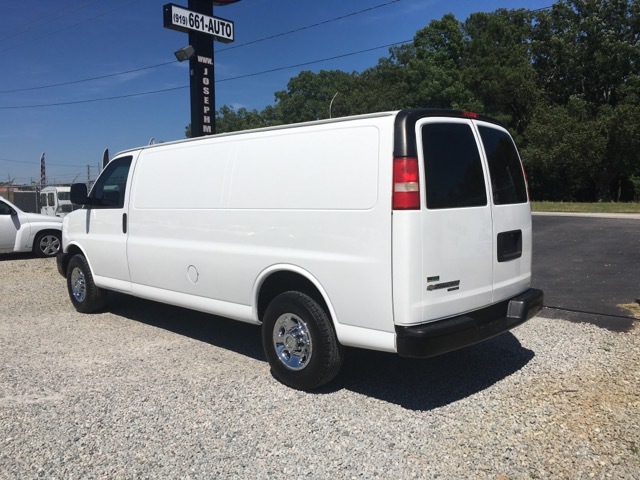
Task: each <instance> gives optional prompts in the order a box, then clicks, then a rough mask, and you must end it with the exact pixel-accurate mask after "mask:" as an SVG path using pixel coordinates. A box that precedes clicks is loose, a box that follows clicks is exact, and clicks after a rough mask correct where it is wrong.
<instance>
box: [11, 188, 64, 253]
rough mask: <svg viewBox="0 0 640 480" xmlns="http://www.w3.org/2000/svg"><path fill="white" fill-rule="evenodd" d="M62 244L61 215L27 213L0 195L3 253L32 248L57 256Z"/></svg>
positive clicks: (29, 250)
mask: <svg viewBox="0 0 640 480" xmlns="http://www.w3.org/2000/svg"><path fill="white" fill-rule="evenodd" d="M61 245H62V219H61V218H59V217H49V216H47V215H40V214H38V213H27V212H23V211H22V210H20V209H19V208H18V207H17V206H15V205H14V204H13V203H11V202H10V201H9V200H6V199H5V198H3V197H0V253H15V252H33V253H34V254H35V255H37V256H39V257H55V256H56V255H57V254H58V253H60V251H61V250H60V247H61Z"/></svg>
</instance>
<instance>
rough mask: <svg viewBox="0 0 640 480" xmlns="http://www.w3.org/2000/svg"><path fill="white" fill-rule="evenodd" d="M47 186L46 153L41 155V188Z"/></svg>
mask: <svg viewBox="0 0 640 480" xmlns="http://www.w3.org/2000/svg"><path fill="white" fill-rule="evenodd" d="M46 184H47V170H46V167H45V165H44V152H42V155H40V186H41V187H44V186H45V185H46Z"/></svg>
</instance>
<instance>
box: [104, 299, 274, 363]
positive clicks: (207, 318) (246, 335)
mask: <svg viewBox="0 0 640 480" xmlns="http://www.w3.org/2000/svg"><path fill="white" fill-rule="evenodd" d="M107 309H108V311H109V312H111V313H114V314H116V315H120V316H121V317H124V318H128V319H130V320H134V321H136V322H141V323H144V324H147V325H150V326H152V327H157V328H162V329H163V330H167V331H170V332H174V333H177V334H179V335H184V336H185V337H189V338H193V339H194V340H198V341H201V342H206V343H209V344H211V345H215V346H216V347H220V348H224V349H227V350H232V351H234V352H237V353H239V354H241V355H245V356H247V357H250V358H253V359H255V360H261V361H265V362H266V357H265V356H264V352H263V350H262V341H261V339H260V327H259V326H256V325H251V324H248V323H243V322H238V321H235V320H231V319H228V318H224V317H218V316H215V315H209V314H207V313H201V312H196V311H194V310H188V309H186V308H180V307H174V306H172V305H165V304H162V303H158V302H152V301H150V300H144V299H141V298H136V297H131V296H128V295H123V294H119V293H111V294H110V298H109V306H108V308H107Z"/></svg>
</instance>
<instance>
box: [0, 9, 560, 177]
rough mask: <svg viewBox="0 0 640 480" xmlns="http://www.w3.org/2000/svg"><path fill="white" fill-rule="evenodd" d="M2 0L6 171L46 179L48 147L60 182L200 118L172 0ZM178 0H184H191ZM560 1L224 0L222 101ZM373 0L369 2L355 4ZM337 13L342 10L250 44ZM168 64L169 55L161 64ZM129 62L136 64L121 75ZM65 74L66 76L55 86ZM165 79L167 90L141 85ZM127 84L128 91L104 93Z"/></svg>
mask: <svg viewBox="0 0 640 480" xmlns="http://www.w3.org/2000/svg"><path fill="white" fill-rule="evenodd" d="M4 3H5V5H3V13H2V15H0V181H7V179H8V178H12V179H15V181H16V183H28V182H30V181H31V180H36V181H37V180H38V179H39V176H40V155H41V153H42V152H45V153H46V162H47V178H48V180H49V181H50V182H51V181H54V180H55V181H57V182H60V183H61V182H70V181H72V180H73V179H74V178H76V177H77V178H79V179H85V178H86V176H87V165H89V167H90V170H91V173H92V175H95V174H96V173H97V171H98V166H99V164H100V162H101V159H102V152H103V151H104V149H105V148H109V151H110V153H111V156H113V155H114V154H115V153H116V152H118V151H120V150H124V149H127V148H132V147H136V146H140V145H146V144H147V143H149V141H150V139H151V138H154V139H155V140H156V141H171V140H178V139H181V138H184V129H185V126H186V125H187V124H188V123H189V122H190V112H189V89H188V85H189V74H188V68H187V66H188V62H184V63H178V62H177V61H175V57H174V55H173V52H174V51H175V50H177V49H179V48H181V47H183V46H185V45H187V43H188V39H187V37H188V36H187V34H186V33H181V32H177V31H174V30H169V29H166V28H164V27H163V22H162V7H163V5H164V4H165V3H169V1H168V0H167V1H157V0H21V1H19V2H4ZM173 3H175V4H178V5H182V6H185V7H186V5H187V3H188V2H187V0H174V1H173ZM553 3H554V1H553V0H486V1H483V2H479V1H471V0H450V1H445V0H395V1H393V0H357V1H356V0H350V1H349V0H324V1H322V2H317V1H310V0H271V1H267V0H241V1H240V2H238V3H236V4H233V5H229V6H225V7H216V8H215V10H214V16H217V17H222V18H226V19H229V20H232V21H233V22H234V24H235V42H234V43H231V44H222V43H218V42H216V44H215V51H216V54H215V72H216V73H215V75H216V105H217V106H218V107H219V106H221V105H224V104H226V105H231V106H234V107H236V108H238V107H245V108H248V109H254V108H255V109H258V110H261V109H262V108H264V107H265V106H266V105H270V104H274V92H276V91H278V90H284V89H286V85H287V82H288V80H289V79H290V78H291V77H294V76H296V75H297V74H298V73H299V72H300V71H302V70H311V71H314V72H317V71H320V70H333V69H338V70H343V71H347V72H353V71H356V72H360V71H362V70H364V69H366V68H368V67H371V66H373V65H375V64H376V63H377V61H378V59H379V58H381V57H385V56H387V55H388V48H380V49H375V50H372V51H369V52H366V53H360V54H356V55H350V56H346V57H343V58H339V59H335V60H328V61H322V62H318V63H313V64H310V65H305V66H303V67H294V68H287V69H282V70H279V71H276V72H271V73H263V74H260V72H265V71H267V70H272V69H278V68H281V67H289V66H295V65H299V64H303V63H307V62H315V61H317V60H322V59H326V58H330V57H335V56H340V55H344V54H349V53H352V52H358V51H361V50H368V49H372V48H374V47H379V46H384V45H388V44H392V43H396V42H402V41H405V40H410V39H411V38H412V37H413V35H414V34H415V32H416V31H417V30H419V29H420V28H422V27H424V26H426V25H427V24H428V23H429V22H430V21H431V20H433V19H439V18H441V17H442V16H443V15H444V14H446V13H449V12H451V13H453V14H454V15H455V16H456V17H457V18H458V19H459V20H464V19H466V18H467V17H468V16H469V14H470V13H473V12H476V11H488V12H490V11H494V10H496V9H498V8H509V9H511V8H528V9H537V8H544V7H548V6H550V5H551V4H553ZM376 7H377V8H376ZM365 9H370V10H368V11H367V12H364V13H360V14H357V15H352V16H349V14H352V13H354V12H358V11H361V10H365ZM338 17H344V18H342V19H339V20H337V21H332V22H329V23H324V24H322V25H320V26H317V27H312V28H306V29H303V30H301V31H298V32H296V33H291V34H287V35H283V36H278V37H277V38H274V39H271V40H265V41H259V42H255V43H251V44H249V45H244V46H243V44H245V43H248V42H253V41H255V40H260V39H264V38H266V37H271V36H274V35H277V34H280V33H284V32H290V31H292V30H296V29H301V28H302V27H307V26H310V25H314V24H317V23H321V22H325V21H329V20H332V19H336V18H338ZM230 47H232V48H230ZM161 64H165V65H163V66H157V65H161ZM156 66H157V67H156ZM145 67H154V68H145ZM121 72H130V73H125V74H121V75H113V74H117V73H121ZM256 73H257V74H258V75H252V74H256ZM107 75H110V76H108V77H106V78H101V79H97V80H91V81H81V80H85V79H89V78H94V77H103V76H107ZM247 75H248V76H247ZM242 76H245V77H244V78H236V77H242ZM71 82H75V83H71ZM61 83H66V84H67V85H64V86H56V87H48V86H50V85H55V84H61ZM42 87H47V88H42ZM169 89H172V90H169ZM158 90H168V91H165V92H162V93H155V94H147V95H137V96H131V95H135V94H139V93H146V92H154V91H158ZM119 96H125V97H124V98H119V99H111V100H99V99H105V98H111V97H119ZM94 100H97V101H94ZM74 102H76V103H74ZM425 106H427V105H425Z"/></svg>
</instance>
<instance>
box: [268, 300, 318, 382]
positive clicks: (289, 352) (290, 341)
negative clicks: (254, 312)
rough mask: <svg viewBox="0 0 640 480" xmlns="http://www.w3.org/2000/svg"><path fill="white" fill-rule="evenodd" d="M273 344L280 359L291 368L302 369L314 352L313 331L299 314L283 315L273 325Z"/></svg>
mask: <svg viewBox="0 0 640 480" xmlns="http://www.w3.org/2000/svg"><path fill="white" fill-rule="evenodd" d="M273 346H274V348H275V349H276V353H277V355H278V359H279V360H280V361H281V362H282V364H283V365H284V366H285V367H287V368H288V369H289V370H302V369H303V368H305V367H306V366H307V365H308V364H309V360H311V354H312V351H313V350H312V344H311V333H310V332H309V327H308V326H307V324H306V323H305V322H304V321H303V320H302V319H301V318H300V317H298V316H297V315H293V314H292V313H285V314H284V315H281V316H280V317H279V318H278V320H276V323H275V325H274V327H273Z"/></svg>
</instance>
